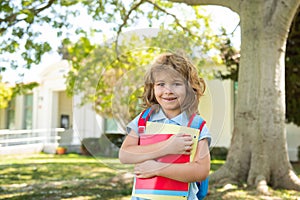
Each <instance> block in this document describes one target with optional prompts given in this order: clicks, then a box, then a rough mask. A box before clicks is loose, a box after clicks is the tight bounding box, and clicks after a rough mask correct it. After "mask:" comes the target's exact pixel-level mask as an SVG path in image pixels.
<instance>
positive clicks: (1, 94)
mask: <svg viewBox="0 0 300 200" xmlns="http://www.w3.org/2000/svg"><path fill="white" fill-rule="evenodd" d="M12 94H13V92H12V89H11V88H10V87H9V86H8V85H7V84H5V83H2V82H1V77H0V109H1V108H6V107H7V106H8V102H9V101H10V99H11V97H12Z"/></svg>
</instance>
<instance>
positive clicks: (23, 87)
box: [0, 76, 38, 108]
mask: <svg viewBox="0 0 300 200" xmlns="http://www.w3.org/2000/svg"><path fill="white" fill-rule="evenodd" d="M37 86H38V83H37V82H32V83H26V84H25V83H17V84H15V85H14V86H10V85H8V84H6V83H2V82H1V76H0V108H6V107H7V106H8V103H9V101H10V100H11V99H13V98H15V97H16V96H17V95H24V94H28V93H30V92H31V91H32V89H33V88H35V87H37Z"/></svg>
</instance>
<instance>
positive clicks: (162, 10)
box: [146, 0, 197, 37]
mask: <svg viewBox="0 0 300 200" xmlns="http://www.w3.org/2000/svg"><path fill="white" fill-rule="evenodd" d="M146 1H147V2H148V3H150V4H152V5H153V6H154V7H155V8H156V9H158V10H160V11H161V12H163V13H165V14H167V15H169V16H171V17H173V18H174V20H175V22H176V24H177V25H178V26H179V27H180V28H182V30H184V31H186V32H188V33H189V34H190V35H192V36H194V37H197V35H195V34H194V33H193V32H192V31H191V30H190V29H188V28H186V27H185V26H183V25H182V24H181V23H180V20H179V19H178V18H177V17H176V15H174V14H172V13H169V12H168V11H167V10H165V9H163V8H162V7H160V6H159V5H157V4H156V3H155V2H154V1H151V0H146Z"/></svg>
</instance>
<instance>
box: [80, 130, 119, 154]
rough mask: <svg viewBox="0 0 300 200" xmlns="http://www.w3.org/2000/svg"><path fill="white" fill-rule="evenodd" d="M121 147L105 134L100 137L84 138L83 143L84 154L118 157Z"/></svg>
mask: <svg viewBox="0 0 300 200" xmlns="http://www.w3.org/2000/svg"><path fill="white" fill-rule="evenodd" d="M118 151H119V148H118V147H117V146H116V145H115V144H113V143H112V142H111V141H110V140H109V139H108V138H107V137H106V136H105V135H102V136H101V137H100V138H84V139H83V140H82V143H81V153H82V154H83V155H93V156H104V157H117V156H118Z"/></svg>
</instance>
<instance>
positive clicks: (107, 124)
mask: <svg viewBox="0 0 300 200" xmlns="http://www.w3.org/2000/svg"><path fill="white" fill-rule="evenodd" d="M104 128H105V133H121V131H120V130H119V128H118V124H117V122H116V121H115V120H114V119H112V118H106V119H105V120H104Z"/></svg>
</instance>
